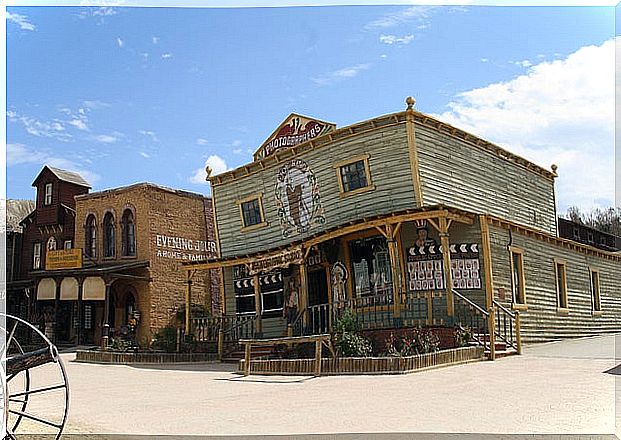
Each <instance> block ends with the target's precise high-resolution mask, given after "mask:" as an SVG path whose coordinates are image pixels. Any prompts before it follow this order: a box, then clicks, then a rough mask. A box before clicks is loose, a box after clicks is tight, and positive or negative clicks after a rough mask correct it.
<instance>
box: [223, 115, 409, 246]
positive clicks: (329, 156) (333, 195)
mask: <svg viewBox="0 0 621 440" xmlns="http://www.w3.org/2000/svg"><path fill="white" fill-rule="evenodd" d="M361 154H369V168H370V173H371V179H372V182H373V184H374V185H375V186H376V189H375V190H374V191H368V192H365V193H360V194H356V195H351V196H348V197H341V195H340V191H339V186H338V181H337V175H336V171H335V168H334V167H333V165H334V164H335V163H337V162H340V161H342V160H344V159H348V158H349V157H353V156H356V155H361ZM299 158H300V159H303V160H304V161H306V162H307V163H308V165H309V167H310V169H311V170H312V171H313V172H314V174H315V176H316V178H317V182H318V184H319V192H320V195H321V203H322V206H323V208H324V211H325V219H326V223H325V224H324V225H322V226H319V225H315V226H313V227H312V228H311V229H310V230H309V231H308V232H307V233H305V234H297V235H293V236H292V237H290V238H287V239H284V238H283V237H282V230H281V226H280V222H279V218H278V212H277V208H276V199H275V196H274V188H275V185H276V176H277V174H278V170H279V169H280V166H282V165H284V163H286V162H283V163H282V164H281V165H280V166H272V167H270V168H267V169H265V170H263V171H260V172H258V173H256V174H252V175H250V176H247V177H242V178H238V179H237V180H235V181H233V182H226V183H223V184H221V185H217V186H215V187H214V188H213V190H214V191H213V192H214V195H215V204H216V213H217V224H218V233H219V238H220V249H221V254H222V257H228V256H232V255H239V254H249V253H253V252H257V251H262V250H266V249H270V248H274V247H277V246H281V245H285V244H288V243H290V242H293V241H298V240H301V239H303V238H304V237H305V236H309V235H312V234H315V233H317V232H320V231H321V230H324V229H327V228H331V227H334V226H337V225H341V224H343V223H347V222H348V221H351V220H358V219H360V218H363V217H365V216H372V215H379V214H386V213H390V212H393V211H396V210H401V209H406V208H414V207H416V199H415V195H414V189H413V184H412V174H411V167H410V161H409V156H408V147H407V135H406V129H405V124H404V123H400V124H396V125H389V126H384V127H381V128H377V129H374V130H370V131H367V132H363V133H360V134H357V135H354V136H351V137H349V138H346V139H343V140H341V141H335V142H333V143H332V144H330V145H329V146H326V147H322V148H319V149H316V150H311V151H309V152H307V153H305V154H303V155H301V156H299ZM256 193H262V194H263V207H264V212H265V220H266V221H267V222H268V226H266V227H262V228H259V229H256V230H254V231H249V232H241V231H240V230H241V227H242V223H241V218H240V213H239V207H238V205H237V204H236V203H235V201H236V200H239V199H242V198H244V197H246V196H249V195H252V194H256Z"/></svg>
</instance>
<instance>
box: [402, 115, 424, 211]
mask: <svg viewBox="0 0 621 440" xmlns="http://www.w3.org/2000/svg"><path fill="white" fill-rule="evenodd" d="M405 128H406V132H407V139H408V153H409V158H410V170H411V173H412V184H413V186H414V195H415V196H416V206H423V204H424V203H423V190H422V185H421V178H420V168H419V164H418V151H417V149H416V134H415V132H414V111H413V110H412V109H411V108H409V109H408V110H406V122H405Z"/></svg>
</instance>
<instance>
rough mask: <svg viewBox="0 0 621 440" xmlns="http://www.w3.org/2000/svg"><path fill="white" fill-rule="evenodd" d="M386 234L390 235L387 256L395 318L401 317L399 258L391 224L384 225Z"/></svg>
mask: <svg viewBox="0 0 621 440" xmlns="http://www.w3.org/2000/svg"><path fill="white" fill-rule="evenodd" d="M386 236H387V237H391V238H390V239H388V256H389V257H390V269H391V273H392V276H391V278H392V297H393V302H394V304H393V305H394V308H393V316H394V317H395V318H401V295H400V291H401V288H400V284H401V283H400V280H399V278H400V276H399V275H400V270H399V259H398V255H397V243H396V241H395V239H394V238H392V237H393V236H394V235H393V226H392V225H391V224H387V225H386Z"/></svg>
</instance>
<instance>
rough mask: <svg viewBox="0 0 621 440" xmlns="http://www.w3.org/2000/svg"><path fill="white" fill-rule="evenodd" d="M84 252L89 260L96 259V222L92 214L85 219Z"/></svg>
mask: <svg viewBox="0 0 621 440" xmlns="http://www.w3.org/2000/svg"><path fill="white" fill-rule="evenodd" d="M84 234H85V237H84V238H85V239H84V244H85V246H84V252H85V253H86V255H88V256H89V257H91V258H95V257H97V222H96V221H95V216H94V215H93V214H91V215H89V216H88V217H87V218H86V229H85V232H84Z"/></svg>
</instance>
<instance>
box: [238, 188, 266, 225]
mask: <svg viewBox="0 0 621 440" xmlns="http://www.w3.org/2000/svg"><path fill="white" fill-rule="evenodd" d="M235 203H237V205H238V206H239V214H240V216H241V221H242V228H241V230H242V232H244V231H248V230H252V229H256V228H260V227H262V226H266V225H267V222H266V221H265V216H264V214H263V203H262V194H254V195H251V196H248V197H246V198H244V199H241V200H237V201H236V202H235Z"/></svg>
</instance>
